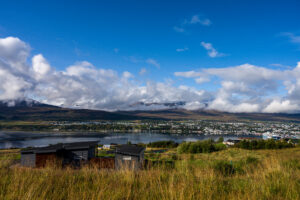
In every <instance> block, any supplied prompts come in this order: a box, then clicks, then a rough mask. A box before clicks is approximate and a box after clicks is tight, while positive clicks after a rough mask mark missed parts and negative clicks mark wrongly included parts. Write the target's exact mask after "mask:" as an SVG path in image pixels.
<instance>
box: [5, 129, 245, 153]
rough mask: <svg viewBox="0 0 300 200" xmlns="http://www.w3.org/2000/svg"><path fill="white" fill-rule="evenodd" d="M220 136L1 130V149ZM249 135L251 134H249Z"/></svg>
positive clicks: (227, 137) (215, 137) (202, 138)
mask: <svg viewBox="0 0 300 200" xmlns="http://www.w3.org/2000/svg"><path fill="white" fill-rule="evenodd" d="M219 137H220V136H205V135H195V134H189V135H174V134H172V135H171V134H160V133H111V134H103V133H31V132H5V131H0V149H7V148H25V147H41V146H47V145H49V144H57V143H67V142H80V141H99V143H100V144H110V143H117V144H126V143H127V142H128V141H130V142H131V143H133V144H135V143H140V142H141V143H149V142H155V141H162V140H173V141H175V142H178V143H180V142H183V141H197V140H205V139H209V138H212V139H214V140H216V139H218V138H219ZM222 137H224V139H225V140H227V139H236V138H238V137H241V136H228V135H226V136H222ZM247 137H249V136H247Z"/></svg>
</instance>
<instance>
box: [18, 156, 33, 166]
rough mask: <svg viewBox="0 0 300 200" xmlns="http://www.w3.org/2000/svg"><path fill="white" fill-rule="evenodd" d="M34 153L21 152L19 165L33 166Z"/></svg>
mask: <svg viewBox="0 0 300 200" xmlns="http://www.w3.org/2000/svg"><path fill="white" fill-rule="evenodd" d="M35 161H36V159H35V153H21V165H22V166H24V167H35Z"/></svg>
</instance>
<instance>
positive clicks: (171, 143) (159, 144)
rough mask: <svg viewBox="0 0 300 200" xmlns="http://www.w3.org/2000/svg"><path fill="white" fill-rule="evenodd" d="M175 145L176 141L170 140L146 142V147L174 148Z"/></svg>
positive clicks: (176, 144)
mask: <svg viewBox="0 0 300 200" xmlns="http://www.w3.org/2000/svg"><path fill="white" fill-rule="evenodd" d="M177 146H178V143H176V142H174V141H172V140H168V141H157V142H150V143H149V144H147V147H152V148H176V147H177Z"/></svg>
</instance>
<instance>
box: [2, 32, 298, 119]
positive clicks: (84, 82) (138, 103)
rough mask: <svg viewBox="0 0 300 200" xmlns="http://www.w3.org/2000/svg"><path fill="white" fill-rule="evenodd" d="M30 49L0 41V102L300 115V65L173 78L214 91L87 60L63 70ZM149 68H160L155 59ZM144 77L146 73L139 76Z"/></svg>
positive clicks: (208, 71) (13, 40) (216, 70)
mask: <svg viewBox="0 0 300 200" xmlns="http://www.w3.org/2000/svg"><path fill="white" fill-rule="evenodd" d="M30 49H31V48H30V46H29V45H28V44H27V43H25V42H23V41H22V40H20V39H18V38H15V37H7V38H0V101H11V100H20V99H26V98H31V99H34V100H37V101H40V102H43V103H48V104H52V105H58V106H63V107H71V108H88V109H102V110H109V111H113V110H133V109H162V108H166V106H165V105H164V103H172V102H185V104H180V107H182V108H186V109H216V110H220V111H228V112H265V113H281V112H284V113H295V112H300V62H299V63H298V65H297V66H296V67H294V68H292V69H269V68H265V67H260V66H254V65H251V64H243V65H239V66H233V67H227V68H207V69H202V70H193V71H184V72H175V73H174V75H175V77H181V78H186V79H194V80H195V82H196V83H198V84H204V83H208V82H213V83H216V82H217V83H218V84H219V88H218V89H217V90H215V91H211V90H204V89H203V90H199V89H196V88H193V87H189V86H185V85H179V86H174V85H172V84H171V83H169V82H155V81H145V82H141V81H137V80H136V79H135V75H133V74H131V73H130V72H128V71H124V72H121V73H118V72H117V71H115V70H112V69H104V68H97V67H95V66H94V65H93V64H91V63H89V62H87V61H81V62H76V63H75V64H73V65H70V66H67V67H66V68H65V69H64V70H62V71H59V70H57V69H55V68H53V67H51V63H50V62H49V61H47V59H46V58H45V57H44V56H43V55H42V54H38V55H33V56H30ZM147 63H149V64H152V65H154V66H157V67H158V66H159V63H157V62H156V61H155V60H153V59H148V61H147ZM144 73H146V70H145V69H142V70H141V72H140V74H141V75H143V74H144ZM137 76H138V74H137ZM152 103H155V104H152ZM146 104H148V105H151V106H145V105H146Z"/></svg>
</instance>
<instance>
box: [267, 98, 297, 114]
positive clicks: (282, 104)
mask: <svg viewBox="0 0 300 200" xmlns="http://www.w3.org/2000/svg"><path fill="white" fill-rule="evenodd" d="M296 111H298V112H299V111H300V106H299V105H297V104H293V103H292V102H291V101H290V100H282V101H280V100H274V101H272V102H271V103H270V104H269V105H268V106H267V107H266V108H264V109H263V112H266V113H282V112H287V113H293V112H296Z"/></svg>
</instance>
